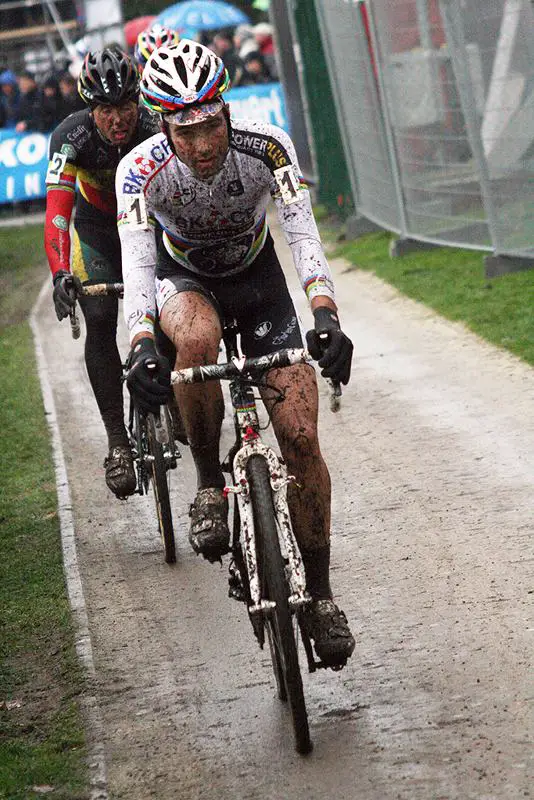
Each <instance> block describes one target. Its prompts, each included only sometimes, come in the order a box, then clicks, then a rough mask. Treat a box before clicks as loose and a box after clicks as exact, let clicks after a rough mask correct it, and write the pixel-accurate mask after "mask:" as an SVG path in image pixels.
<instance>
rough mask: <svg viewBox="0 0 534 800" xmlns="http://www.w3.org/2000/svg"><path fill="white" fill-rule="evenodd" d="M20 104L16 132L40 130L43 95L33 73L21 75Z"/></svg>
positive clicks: (19, 81)
mask: <svg viewBox="0 0 534 800" xmlns="http://www.w3.org/2000/svg"><path fill="white" fill-rule="evenodd" d="M18 83H19V89H20V104H19V107H18V112H17V124H16V125H15V130H16V131H17V132H18V133H24V131H36V130H39V125H40V122H41V106H42V94H41V90H40V89H39V88H38V86H37V83H36V81H35V78H34V77H33V75H32V73H31V72H22V73H21V74H20V75H19V80H18Z"/></svg>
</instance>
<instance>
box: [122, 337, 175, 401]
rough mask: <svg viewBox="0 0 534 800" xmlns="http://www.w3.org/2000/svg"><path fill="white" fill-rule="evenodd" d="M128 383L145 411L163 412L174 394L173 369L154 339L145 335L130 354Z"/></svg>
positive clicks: (131, 391)
mask: <svg viewBox="0 0 534 800" xmlns="http://www.w3.org/2000/svg"><path fill="white" fill-rule="evenodd" d="M127 365H128V375H127V378H126V383H127V384H128V389H129V390H130V393H131V394H132V395H133V397H134V399H135V401H136V403H137V405H138V406H139V408H140V409H141V410H142V411H145V412H152V413H153V414H158V413H159V407H160V406H162V405H164V404H165V403H166V402H167V400H168V399H169V398H170V396H171V392H172V389H171V368H170V365H169V362H168V360H167V359H166V358H165V356H162V355H160V354H159V353H158V351H157V350H156V345H155V342H154V340H153V339H151V338H150V337H149V336H143V338H142V339H139V341H138V342H136V344H135V345H134V346H133V347H132V349H131V351H130V355H129V356H128V362H127Z"/></svg>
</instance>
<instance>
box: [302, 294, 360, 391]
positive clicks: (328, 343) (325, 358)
mask: <svg viewBox="0 0 534 800" xmlns="http://www.w3.org/2000/svg"><path fill="white" fill-rule="evenodd" d="M313 316H314V319H315V327H314V329H313V330H312V331H308V333H307V334H306V343H307V346H308V350H309V352H310V355H311V357H312V358H313V359H315V360H316V361H318V362H319V366H320V367H322V370H321V375H322V376H323V377H324V378H331V379H332V380H333V381H339V383H344V384H347V383H348V382H349V378H350V368H351V364H352V351H353V350H354V347H353V344H352V342H351V340H350V339H349V337H348V336H347V335H346V334H344V333H343V331H342V330H341V328H340V325H339V320H338V318H337V313H336V312H335V311H333V310H332V309H331V308H327V307H326V306H319V307H318V308H316V309H314V312H313Z"/></svg>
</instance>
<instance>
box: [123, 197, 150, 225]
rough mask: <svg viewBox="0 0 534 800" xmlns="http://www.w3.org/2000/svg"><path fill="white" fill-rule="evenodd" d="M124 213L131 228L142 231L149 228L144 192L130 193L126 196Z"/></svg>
mask: <svg viewBox="0 0 534 800" xmlns="http://www.w3.org/2000/svg"><path fill="white" fill-rule="evenodd" d="M124 215H125V218H126V222H127V223H128V225H129V226H130V228H133V229H134V230H140V231H146V230H147V229H148V216H147V213H146V201H145V196H144V194H129V195H126V196H125V197H124Z"/></svg>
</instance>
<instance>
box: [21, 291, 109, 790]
mask: <svg viewBox="0 0 534 800" xmlns="http://www.w3.org/2000/svg"><path fill="white" fill-rule="evenodd" d="M49 293H50V281H49V280H48V279H47V280H46V282H45V283H44V285H43V287H42V289H41V291H40V292H39V297H38V298H37V301H36V303H35V305H34V307H33V309H32V311H31V314H30V327H31V330H32V333H33V339H34V346H35V354H36V358H37V370H38V374H39V381H40V384H41V392H42V396H43V404H44V409H45V415H46V418H47V422H48V427H49V429H50V435H51V439H52V451H53V460H54V468H55V473H56V486H57V497H58V513H59V524H60V528H61V547H62V551H63V564H64V570H65V579H66V583H67V593H68V597H69V603H70V606H71V609H72V613H73V616H74V622H75V627H76V643H75V644H76V652H77V655H78V658H79V660H80V663H81V664H82V666H83V668H84V670H85V674H86V676H87V678H88V684H89V692H88V693H87V695H85V696H83V698H82V704H83V707H84V712H85V717H86V720H87V725H88V729H89V731H88V732H89V741H88V748H87V749H88V764H89V770H90V785H91V791H90V798H91V800H108V791H107V775H106V763H105V755H104V744H103V740H104V727H103V722H102V715H101V713H100V707H99V703H98V699H97V696H96V692H95V691H94V688H93V691H91V687H94V684H95V679H96V672H95V665H94V661H93V649H92V646H91V636H90V633H89V622H88V618H87V608H86V605H85V596H84V593H83V585H82V579H81V574H80V568H79V564H78V555H77V551H76V539H75V531H74V517H73V512H72V502H71V497H70V489H69V483H68V477H67V470H66V466H65V457H64V454H63V445H62V442H61V434H60V431H59V426H58V422H57V414H56V406H55V402H54V395H53V393H52V387H51V384H50V381H49V378H48V365H47V362H46V358H45V354H44V350H43V348H42V346H41V335H40V331H39V323H38V313H37V312H38V309H39V307H40V305H41V303H42V301H43V299H44V297H45V295H46V294H49Z"/></svg>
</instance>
